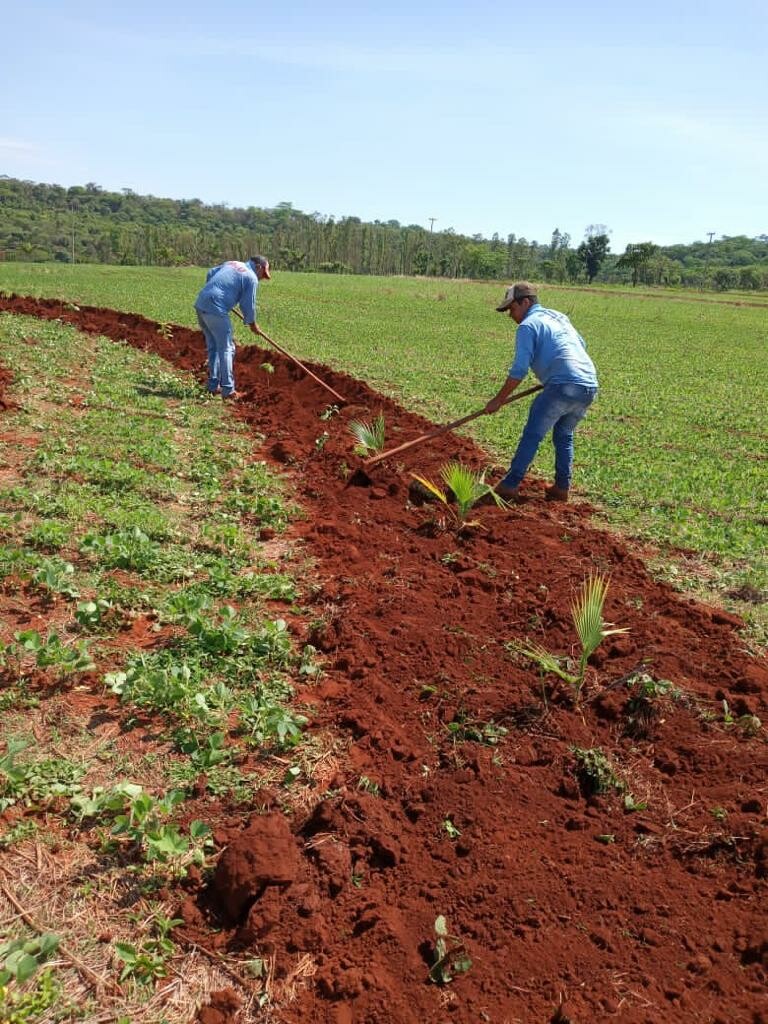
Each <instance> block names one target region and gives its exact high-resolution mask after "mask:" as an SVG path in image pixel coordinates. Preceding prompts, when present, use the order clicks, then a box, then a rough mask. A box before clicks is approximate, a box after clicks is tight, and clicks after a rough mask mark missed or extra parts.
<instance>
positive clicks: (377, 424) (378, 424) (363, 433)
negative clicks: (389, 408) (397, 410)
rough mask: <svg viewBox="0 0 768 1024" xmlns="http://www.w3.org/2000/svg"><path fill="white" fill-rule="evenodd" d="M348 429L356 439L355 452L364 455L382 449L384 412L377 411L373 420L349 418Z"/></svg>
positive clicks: (384, 429) (384, 426)
mask: <svg viewBox="0 0 768 1024" xmlns="http://www.w3.org/2000/svg"><path fill="white" fill-rule="evenodd" d="M349 431H350V433H351V434H352V436H353V437H354V438H355V439H356V441H357V445H356V446H355V454H356V455H360V456H365V455H368V454H370V453H371V452H381V451H383V450H384V437H385V433H386V421H385V419H384V413H379V415H378V416H377V417H376V419H375V420H372V421H371V422H370V423H366V422H365V420H350V421H349Z"/></svg>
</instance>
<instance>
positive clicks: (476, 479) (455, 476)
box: [440, 462, 504, 522]
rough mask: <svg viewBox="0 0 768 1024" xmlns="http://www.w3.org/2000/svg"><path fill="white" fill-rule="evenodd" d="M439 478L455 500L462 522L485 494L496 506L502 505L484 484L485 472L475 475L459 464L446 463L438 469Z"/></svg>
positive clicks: (471, 470) (490, 488)
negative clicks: (491, 497) (489, 495)
mask: <svg viewBox="0 0 768 1024" xmlns="http://www.w3.org/2000/svg"><path fill="white" fill-rule="evenodd" d="M440 476H441V477H442V478H443V480H444V481H445V484H446V486H447V487H449V488H450V489H451V491H452V492H453V494H454V496H455V498H456V505H457V508H458V517H459V519H460V520H461V521H462V522H464V520H465V519H466V518H467V515H468V514H469V510H470V509H471V508H472V506H473V505H475V504H476V502H478V501H479V500H480V498H482V497H484V495H486V494H491V495H493V498H494V500H495V502H496V504H497V505H504V501H503V500H502V498H500V497H499V495H498V494H497V493H496V492H495V491H494V490H493V488H492V487H489V486H488V484H487V483H486V482H485V471H483V472H482V473H477V472H475V470H473V469H470V468H469V467H468V466H463V465H462V464H461V463H460V462H447V463H446V464H445V465H444V466H443V467H442V468H441V469H440Z"/></svg>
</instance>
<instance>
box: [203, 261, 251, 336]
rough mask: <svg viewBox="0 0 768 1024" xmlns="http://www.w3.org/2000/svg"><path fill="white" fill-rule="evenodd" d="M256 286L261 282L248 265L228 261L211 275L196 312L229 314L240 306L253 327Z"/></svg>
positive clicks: (215, 268)
mask: <svg viewBox="0 0 768 1024" xmlns="http://www.w3.org/2000/svg"><path fill="white" fill-rule="evenodd" d="M257 286H258V278H257V277H256V274H255V272H254V271H253V270H252V269H251V268H250V267H249V266H248V264H247V263H240V262H238V261H237V260H229V261H228V262H227V263H222V264H220V265H219V266H218V267H213V268H212V269H211V270H209V271H208V275H207V278H206V282H205V285H204V286H203V288H202V290H201V291H200V294H199V295H198V296H197V299H196V301H195V309H197V310H199V311H200V312H201V313H221V314H226V313H229V311H230V310H231V309H232V308H233V307H234V306H236V305H237V304H238V303H239V304H240V308H241V309H242V311H243V317H244V318H245V321H246V323H252V322H253V320H254V299H255V295H256V288H257Z"/></svg>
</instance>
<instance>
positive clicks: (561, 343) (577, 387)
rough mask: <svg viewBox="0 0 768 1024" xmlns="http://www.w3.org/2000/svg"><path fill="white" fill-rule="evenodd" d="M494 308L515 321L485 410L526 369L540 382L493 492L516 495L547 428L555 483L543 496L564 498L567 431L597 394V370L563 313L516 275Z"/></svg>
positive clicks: (493, 407) (569, 462)
mask: <svg viewBox="0 0 768 1024" xmlns="http://www.w3.org/2000/svg"><path fill="white" fill-rule="evenodd" d="M496 309H497V310H498V312H499V313H506V312H507V310H509V315H510V316H511V317H512V319H513V320H514V321H515V323H516V324H518V325H519V326H518V328H517V333H516V335H515V360H514V362H513V363H512V366H511V367H510V370H509V375H508V377H507V379H506V381H505V382H504V384H503V386H502V387H501V389H500V390H499V393H498V394H497V395H496V396H495V397H494V398H492V399H491V400H490V402H488V404H487V405H486V407H485V410H484V412H485V413H486V415H489V416H490V415H491V414H492V413H495V412H498V410H499V409H500V408H501V406H502V405H503V403H504V401H505V400H506V399H507V398H508V397H509V396H510V395H511V394H512V392H513V391H514V390H515V388H516V387H517V386H518V384H519V383H520V382H521V381H522V379H523V378H524V377H525V375H526V374H527V373H528V370H532V371H533V373H534V374H535V375H536V376H537V377H538V379H539V380H540V381H541V383H542V384H543V385H544V390H543V391H542V392H541V393H540V394H538V395H537V396H536V398H535V399H534V400H533V402H532V403H531V408H530V411H529V413H528V421H527V423H526V424H525V427H524V428H523V433H522V436H521V437H520V443H519V444H518V446H517V451H516V452H515V454H514V457H513V459H512V462H511V464H510V467H509V470H508V472H507V475H506V476H505V477H504V479H503V480H501V481H500V482H499V483H498V484H497V485H496V488H495V490H496V493H497V494H498V495H499V496H500V497H502V498H504V499H505V500H507V501H510V500H511V501H516V500H519V487H520V483H521V482H522V480H523V477H524V476H525V474H526V472H527V470H528V467H529V466H530V464H531V463H532V462H533V459H534V456H535V455H536V452H537V450H538V447H539V445H540V444H541V442H542V441H543V440H544V437H545V436H546V434H547V433H548V432H549V431H550V430H551V431H552V443H553V445H554V446H555V483H554V486H552V487H548V488H547V490H546V498H547V500H548V501H567V500H568V490H569V488H570V486H571V473H572V470H573V432H574V430H575V429H576V425H577V424H578V423H579V422H580V421H581V420H583V419H584V417H585V416H586V413H587V409H588V408H589V406H590V405H591V404H592V402H593V400H594V398H595V395H596V394H597V374H596V372H595V367H594V364H593V362H592V360H591V359H590V358H589V356H588V355H587V349H586V345H585V344H584V339H583V338H582V336H581V335H580V334H579V333H578V331H577V330H576V329H575V327H574V326H573V324H572V323H571V321H570V320H569V319H568V317H567V316H566V315H565V314H564V313H558V312H557V310H554V309H545V308H544V307H543V306H542V305H540V304H539V299H538V296H537V295H536V289H535V288H534V287H533V285H531V284H529V283H528V282H527V281H519V282H518V283H517V284H515V285H512V287H511V288H508V289H507V292H506V295H505V296H504V301H503V302H502V304H501V305H500V306H497V307H496Z"/></svg>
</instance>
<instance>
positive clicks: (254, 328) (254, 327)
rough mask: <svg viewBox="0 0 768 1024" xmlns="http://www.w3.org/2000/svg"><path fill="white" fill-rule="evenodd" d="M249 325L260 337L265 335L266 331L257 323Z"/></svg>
mask: <svg viewBox="0 0 768 1024" xmlns="http://www.w3.org/2000/svg"><path fill="white" fill-rule="evenodd" d="M249 326H250V328H251V330H252V331H253V333H254V334H257V335H258V336H259V337H260V338H263V337H264V332H263V331H262V329H261V328H260V327H259V325H258V324H257V323H253V324H249Z"/></svg>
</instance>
